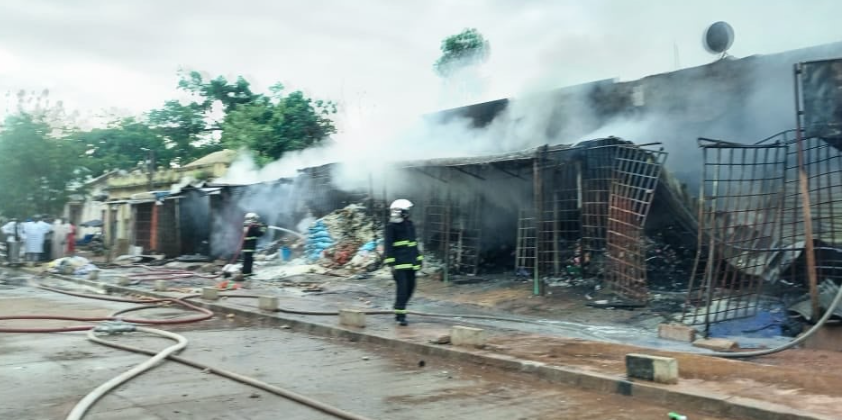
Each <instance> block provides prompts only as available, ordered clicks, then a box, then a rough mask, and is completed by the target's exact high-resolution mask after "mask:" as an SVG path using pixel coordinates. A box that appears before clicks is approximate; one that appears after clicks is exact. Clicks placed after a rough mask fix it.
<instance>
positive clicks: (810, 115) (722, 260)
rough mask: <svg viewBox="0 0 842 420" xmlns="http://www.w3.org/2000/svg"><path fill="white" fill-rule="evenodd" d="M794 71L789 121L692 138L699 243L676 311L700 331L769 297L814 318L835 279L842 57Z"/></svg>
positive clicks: (750, 312) (840, 249)
mask: <svg viewBox="0 0 842 420" xmlns="http://www.w3.org/2000/svg"><path fill="white" fill-rule="evenodd" d="M795 76H796V97H797V98H798V100H797V101H796V103H797V104H798V108H797V110H796V113H797V114H796V115H798V118H797V120H796V121H797V122H798V124H799V126H798V128H797V129H796V130H794V131H787V132H783V133H780V134H778V135H775V136H773V137H770V138H768V139H765V140H763V141H761V142H759V143H758V144H754V145H745V144H735V143H728V142H723V141H716V140H709V139H700V146H701V148H702V150H703V153H704V168H705V169H704V176H703V191H702V209H701V216H702V217H701V218H700V231H699V232H700V233H699V238H700V246H699V253H698V255H697V258H696V267H697V268H696V270H695V276H694V277H693V280H692V284H691V294H690V296H689V298H688V301H687V310H686V313H685V315H684V321H685V322H686V323H688V324H695V325H704V326H705V332H706V333H710V331H711V330H712V328H713V326H715V325H716V324H719V323H722V322H723V321H731V320H737V319H742V318H752V317H756V315H758V313H759V312H764V311H765V312H768V311H769V308H768V306H770V305H777V308H773V309H772V310H775V311H780V305H784V306H788V307H791V308H792V310H793V311H794V312H795V313H797V314H799V315H801V316H803V318H805V319H808V320H811V321H816V320H817V319H818V318H819V316H820V314H822V313H823V312H824V311H825V310H826V309H827V305H828V304H829V300H832V297H829V296H828V294H830V293H832V291H834V290H838V289H837V288H836V286H837V285H838V284H840V283H842V218H840V217H842V216H840V214H841V213H840V209H842V155H840V147H839V144H840V141H842V140H840V139H842V134H840V133H842V130H840V127H842V112H840V105H839V104H840V103H842V98H840V97H839V92H840V91H842V77H841V76H842V60H827V61H818V62H808V63H801V64H799V65H797V66H796V70H795ZM764 295H767V296H768V295H771V296H770V297H772V296H774V298H773V299H772V303H771V304H770V303H769V302H768V301H764V299H763V296H764ZM777 327H778V328H780V325H778V326H777Z"/></svg>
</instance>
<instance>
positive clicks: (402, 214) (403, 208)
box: [389, 198, 412, 223]
mask: <svg viewBox="0 0 842 420" xmlns="http://www.w3.org/2000/svg"><path fill="white" fill-rule="evenodd" d="M411 209H412V202H410V201H409V200H406V199H403V198H401V199H398V200H395V201H394V202H392V205H391V206H389V221H390V222H392V223H401V222H403V221H404V220H405V219H406V218H407V217H409V210H411Z"/></svg>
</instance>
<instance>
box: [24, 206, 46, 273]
mask: <svg viewBox="0 0 842 420" xmlns="http://www.w3.org/2000/svg"><path fill="white" fill-rule="evenodd" d="M51 230H52V227H51V226H50V225H49V224H47V223H44V222H43V221H42V220H41V218H40V217H36V218H35V220H34V221H32V222H26V223H24V225H23V233H24V237H25V238H26V260H27V262H29V263H30V264H34V263H37V262H38V261H40V260H41V254H43V253H44V240H45V238H46V237H47V233H49V232H50V231H51Z"/></svg>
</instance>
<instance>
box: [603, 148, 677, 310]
mask: <svg viewBox="0 0 842 420" xmlns="http://www.w3.org/2000/svg"><path fill="white" fill-rule="evenodd" d="M666 157H667V154H666V152H664V151H663V149H660V150H646V149H644V148H641V147H638V146H633V145H622V146H618V147H617V148H616V153H615V157H614V161H615V167H614V171H613V180H612V185H611V195H610V201H609V203H608V217H607V237H606V244H607V253H606V260H607V266H606V272H605V283H606V285H609V286H610V287H611V288H612V289H613V290H615V291H616V292H618V293H619V294H621V295H623V296H625V297H628V298H632V299H639V300H646V299H647V298H648V293H649V289H648V285H647V280H646V250H645V247H644V242H645V241H644V233H643V229H644V225H645V223H646V217H647V216H648V215H649V209H650V207H651V205H652V200H653V198H654V196H655V189H656V188H657V186H658V183H659V179H660V176H661V169H662V168H663V163H664V161H665V159H666Z"/></svg>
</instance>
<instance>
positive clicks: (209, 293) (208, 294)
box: [202, 287, 219, 300]
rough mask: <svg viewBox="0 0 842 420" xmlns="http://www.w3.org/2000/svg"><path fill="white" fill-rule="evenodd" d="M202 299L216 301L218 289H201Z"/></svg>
mask: <svg viewBox="0 0 842 420" xmlns="http://www.w3.org/2000/svg"><path fill="white" fill-rule="evenodd" d="M202 299H205V300H217V299H219V289H217V288H216V287H203V288H202Z"/></svg>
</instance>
